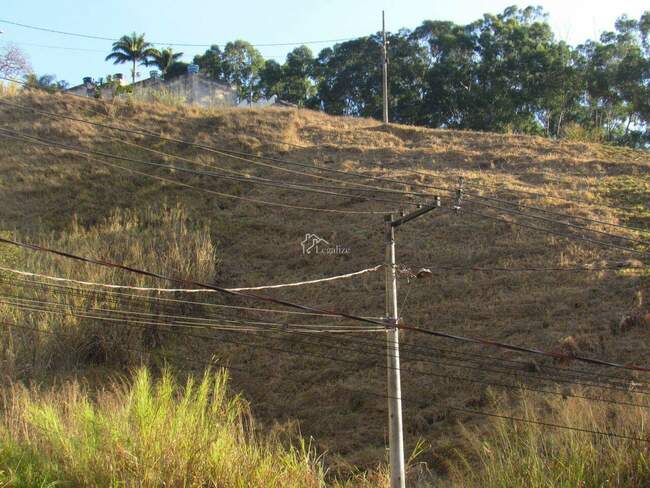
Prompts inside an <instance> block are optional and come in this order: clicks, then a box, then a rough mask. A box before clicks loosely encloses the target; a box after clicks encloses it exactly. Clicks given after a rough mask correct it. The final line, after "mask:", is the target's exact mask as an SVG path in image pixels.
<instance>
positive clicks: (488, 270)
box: [413, 264, 650, 273]
mask: <svg viewBox="0 0 650 488" xmlns="http://www.w3.org/2000/svg"><path fill="white" fill-rule="evenodd" d="M413 268H418V269H424V270H427V271H431V272H447V271H457V272H468V271H476V272H481V273H502V272H507V273H528V272H542V273H555V272H567V273H572V272H583V271H584V272H598V273H600V272H610V271H614V272H621V271H639V272H642V271H648V270H650V266H593V267H590V266H576V267H562V266H559V267H555V268H553V267H535V266H525V267H497V266H489V267H486V266H441V265H437V264H436V265H433V266H417V267H415V266H414V267H413Z"/></svg>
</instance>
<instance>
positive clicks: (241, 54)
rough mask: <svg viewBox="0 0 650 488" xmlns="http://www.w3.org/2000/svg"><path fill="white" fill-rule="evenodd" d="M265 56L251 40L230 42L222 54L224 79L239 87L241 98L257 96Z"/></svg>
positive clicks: (238, 93) (238, 92)
mask: <svg viewBox="0 0 650 488" xmlns="http://www.w3.org/2000/svg"><path fill="white" fill-rule="evenodd" d="M263 67H264V58H263V57H262V55H261V54H260V52H259V51H258V50H257V49H255V47H254V46H253V45H252V44H250V43H249V42H246V41H242V40H237V41H235V42H229V43H228V44H226V47H225V48H224V50H223V53H222V55H221V69H222V74H223V80H224V81H226V82H227V83H230V84H231V85H234V86H236V87H237V95H238V97H239V100H246V99H248V98H251V99H252V98H255V96H256V95H257V93H256V92H257V91H258V83H259V73H260V70H261V69H262V68H263Z"/></svg>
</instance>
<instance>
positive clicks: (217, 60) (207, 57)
mask: <svg viewBox="0 0 650 488" xmlns="http://www.w3.org/2000/svg"><path fill="white" fill-rule="evenodd" d="M194 64H197V65H198V66H199V67H200V68H201V71H202V72H204V73H207V74H208V76H209V77H210V78H212V79H213V80H217V81H225V79H224V72H223V53H222V52H221V49H220V48H219V46H217V45H216V44H213V45H212V46H210V49H208V50H207V51H205V53H203V54H201V55H198V54H197V55H196V56H194Z"/></svg>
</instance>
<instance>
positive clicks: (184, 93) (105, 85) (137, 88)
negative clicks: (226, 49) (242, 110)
mask: <svg viewBox="0 0 650 488" xmlns="http://www.w3.org/2000/svg"><path fill="white" fill-rule="evenodd" d="M123 86H124V85H123V78H122V75H121V74H119V76H118V75H114V76H113V77H112V78H111V79H110V80H97V81H93V80H92V78H90V77H86V78H84V79H83V83H82V84H80V85H77V86H73V87H72V88H69V89H68V90H67V91H68V92H70V93H74V94H75V95H81V96H85V97H92V98H101V99H105V100H112V99H113V98H114V97H116V96H118V97H119V96H122V93H132V94H133V96H134V97H136V98H138V99H141V100H143V101H161V100H168V101H173V102H174V103H175V104H187V105H196V106H200V107H213V108H216V107H234V106H237V90H236V89H235V88H233V87H231V86H229V85H227V84H225V83H221V82H218V81H215V80H212V79H210V78H209V77H208V76H207V75H206V74H203V73H200V72H199V69H198V66H197V65H192V64H191V65H189V66H188V69H187V72H186V73H184V74H182V75H180V76H175V77H174V78H171V79H169V80H166V79H163V78H162V77H161V76H160V75H159V73H158V72H157V71H151V72H150V76H149V78H147V79H145V80H142V81H138V82H136V83H134V84H132V85H128V87H124V90H121V89H120V87H123Z"/></svg>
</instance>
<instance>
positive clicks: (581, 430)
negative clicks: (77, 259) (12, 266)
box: [0, 321, 650, 443]
mask: <svg viewBox="0 0 650 488" xmlns="http://www.w3.org/2000/svg"><path fill="white" fill-rule="evenodd" d="M0 324H2V325H5V326H8V327H16V328H22V329H27V330H33V331H35V332H38V333H44V334H50V335H55V336H60V337H72V336H71V335H69V334H60V333H55V332H52V331H45V330H42V329H38V328H35V327H29V326H24V325H20V324H15V323H11V322H4V321H2V322H0ZM125 349H127V350H133V351H136V352H141V353H145V354H147V352H143V351H142V350H137V349H133V348H130V347H125ZM165 354H167V352H165ZM176 356H178V355H176ZM184 359H186V360H189V361H191V362H197V363H203V364H206V365H208V366H213V365H214V364H219V363H212V362H203V361H199V360H197V359H195V358H187V357H184ZM219 367H221V368H223V369H227V370H232V371H239V372H243V373H245V374H247V375H253V374H252V373H251V372H250V371H249V370H247V369H245V368H237V367H233V366H231V365H225V364H219ZM253 376H257V377H260V376H265V377H267V378H268V377H273V376H274V375H260V374H259V373H256V374H255V375H253ZM275 376H277V375H275ZM334 386H335V387H337V388H339V389H342V390H346V391H350V392H353V393H360V394H362V395H367V396H372V397H379V398H391V397H390V396H388V395H386V394H382V393H376V392H371V391H367V390H359V389H353V388H350V387H347V386H343V385H334ZM400 399H401V400H403V401H405V402H408V403H413V404H420V403H421V400H417V399H414V398H410V397H406V398H405V397H400ZM446 408H447V409H449V410H452V411H457V412H460V413H465V414H470V415H478V416H485V417H493V418H501V419H505V420H510V421H513V422H519V423H527V424H534V425H540V426H543V427H549V428H555V429H561V430H569V431H573V432H579V433H583V434H590V435H597V436H604V437H611V438H618V439H622V440H627V441H633V442H644V443H647V442H650V439H645V438H641V437H633V436H628V435H625V434H619V433H616V432H609V431H597V430H591V429H584V428H577V427H572V426H570V425H563V424H555V423H549V422H543V421H538V420H535V419H526V418H521V417H514V416H509V415H503V414H496V413H492V412H485V411H480V410H470V409H466V408H458V407H453V406H446Z"/></svg>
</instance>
